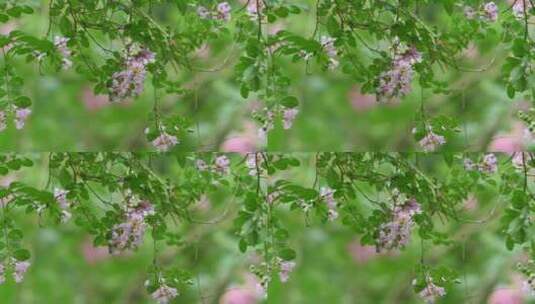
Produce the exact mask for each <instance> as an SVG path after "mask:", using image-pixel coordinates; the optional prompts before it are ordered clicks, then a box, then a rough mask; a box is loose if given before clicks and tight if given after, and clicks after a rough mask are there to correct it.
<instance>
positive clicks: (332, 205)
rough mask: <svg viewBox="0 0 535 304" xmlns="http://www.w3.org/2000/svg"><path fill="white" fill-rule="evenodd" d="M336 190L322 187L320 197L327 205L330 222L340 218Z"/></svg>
mask: <svg viewBox="0 0 535 304" xmlns="http://www.w3.org/2000/svg"><path fill="white" fill-rule="evenodd" d="M334 192H335V190H333V189H331V188H329V187H321V189H320V197H321V199H322V200H323V201H324V202H325V204H327V208H328V210H327V216H328V219H329V221H331V222H332V221H334V220H336V219H337V218H338V211H336V200H335V199H334Z"/></svg>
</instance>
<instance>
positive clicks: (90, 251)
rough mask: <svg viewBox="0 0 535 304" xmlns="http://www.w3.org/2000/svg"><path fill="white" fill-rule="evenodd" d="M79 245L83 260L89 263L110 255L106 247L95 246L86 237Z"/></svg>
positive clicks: (99, 260) (102, 259) (94, 262)
mask: <svg viewBox="0 0 535 304" xmlns="http://www.w3.org/2000/svg"><path fill="white" fill-rule="evenodd" d="M81 247H82V248H81V249H82V254H83V256H84V259H85V261H86V262H87V263H88V264H91V265H93V264H96V263H98V262H101V261H104V260H106V259H108V258H109V257H110V256H111V255H110V253H109V251H108V248H107V247H103V246H99V247H95V246H93V242H92V241H91V240H89V239H86V240H85V241H84V242H83V243H82V246H81Z"/></svg>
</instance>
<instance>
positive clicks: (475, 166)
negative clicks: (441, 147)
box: [464, 153, 522, 174]
mask: <svg viewBox="0 0 535 304" xmlns="http://www.w3.org/2000/svg"><path fill="white" fill-rule="evenodd" d="M518 155H520V156H522V153H518ZM513 161H514V158H513ZM464 169H465V170H466V171H474V170H478V171H480V172H482V173H487V174H492V173H496V172H497V171H498V159H497V158H496V155H494V154H493V153H489V154H485V156H483V160H482V161H481V163H474V162H473V161H472V160H471V159H469V158H466V159H465V160H464Z"/></svg>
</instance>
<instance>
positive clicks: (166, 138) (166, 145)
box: [152, 131, 179, 152]
mask: <svg viewBox="0 0 535 304" xmlns="http://www.w3.org/2000/svg"><path fill="white" fill-rule="evenodd" d="M178 143H179V140H178V139H177V138H176V136H174V135H171V134H168V133H166V132H165V131H162V132H161V133H160V135H159V136H158V137H156V138H155V139H154V140H153V141H152V145H153V146H154V147H155V148H156V150H158V151H159V152H166V151H169V150H170V149H172V148H173V147H174V146H176V145H177V144H178Z"/></svg>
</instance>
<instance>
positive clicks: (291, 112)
mask: <svg viewBox="0 0 535 304" xmlns="http://www.w3.org/2000/svg"><path fill="white" fill-rule="evenodd" d="M298 113H299V110H298V109H296V108H291V109H284V110H283V111H282V123H283V127H284V129H285V130H288V129H291V128H292V125H293V122H294V120H295V117H296V116H297V114H298Z"/></svg>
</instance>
